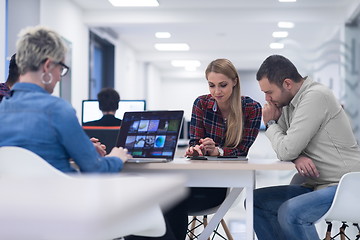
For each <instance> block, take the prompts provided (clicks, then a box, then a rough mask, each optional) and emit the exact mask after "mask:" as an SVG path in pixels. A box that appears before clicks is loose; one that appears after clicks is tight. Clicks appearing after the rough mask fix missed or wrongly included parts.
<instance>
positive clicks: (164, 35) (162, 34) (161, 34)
mask: <svg viewBox="0 0 360 240" xmlns="http://www.w3.org/2000/svg"><path fill="white" fill-rule="evenodd" d="M155 37H157V38H170V37H171V34H170V33H169V32H157V33H155Z"/></svg>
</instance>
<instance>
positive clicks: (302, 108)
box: [266, 79, 360, 189]
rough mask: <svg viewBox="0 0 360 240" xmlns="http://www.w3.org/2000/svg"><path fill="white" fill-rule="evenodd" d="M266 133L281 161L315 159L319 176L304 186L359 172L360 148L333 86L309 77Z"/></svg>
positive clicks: (325, 183)
mask: <svg viewBox="0 0 360 240" xmlns="http://www.w3.org/2000/svg"><path fill="white" fill-rule="evenodd" d="M266 136H267V137H268V138H269V140H270V142H271V144H272V147H273V148H274V150H275V152H276V154H277V157H278V158H279V159H280V160H282V161H292V160H295V159H297V158H298V157H299V156H300V155H304V156H307V157H309V158H311V159H312V160H313V162H314V164H315V165H316V168H317V169H318V171H319V172H320V177H318V178H307V180H306V183H305V184H304V186H307V187H311V188H314V189H319V188H322V187H326V186H330V185H336V184H337V183H338V182H339V180H340V178H341V177H342V175H344V174H345V173H348V172H354V171H360V149H359V146H358V144H357V142H356V139H355V136H354V134H353V132H352V128H351V124H350V122H349V119H348V117H347V115H346V113H345V111H344V109H343V108H342V107H341V105H340V104H339V102H338V101H337V99H336V98H335V96H334V94H333V93H332V91H331V90H330V89H328V88H327V87H325V86H323V85H322V84H320V83H317V82H313V81H312V80H310V79H306V80H305V81H304V82H303V85H302V86H301V88H300V89H299V91H298V92H297V94H296V95H295V96H294V98H293V99H292V101H291V102H290V104H289V105H288V106H285V107H284V108H283V112H282V115H281V117H280V118H279V120H278V124H272V125H271V126H270V127H269V128H268V129H267V130H266Z"/></svg>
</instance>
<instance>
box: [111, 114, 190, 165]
mask: <svg viewBox="0 0 360 240" xmlns="http://www.w3.org/2000/svg"><path fill="white" fill-rule="evenodd" d="M183 116H184V111H182V110H177V111H140V112H125V114H124V117H123V119H122V122H121V128H120V131H119V136H118V138H117V143H116V146H117V147H125V148H127V149H128V150H129V154H131V155H132V156H133V158H132V159H129V160H128V162H135V163H150V162H168V161H172V160H173V159H174V156H175V151H176V146H177V141H178V139H179V134H180V129H181V124H182V121H183Z"/></svg>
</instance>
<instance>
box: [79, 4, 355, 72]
mask: <svg viewBox="0 0 360 240" xmlns="http://www.w3.org/2000/svg"><path fill="white" fill-rule="evenodd" d="M158 1H159V3H160V6H159V7H157V8H114V7H112V6H111V4H110V3H109V2H108V1H107V0H73V2H74V3H75V4H76V5H78V6H79V7H80V8H81V9H83V10H84V16H83V17H84V21H85V23H86V24H87V25H89V26H90V27H101V28H107V29H108V28H110V29H111V30H113V31H114V32H115V33H116V34H117V36H118V37H119V38H120V39H121V40H122V41H124V42H125V43H126V44H128V45H129V46H131V47H132V48H133V49H134V50H135V52H136V55H137V57H138V59H140V60H143V61H146V62H150V63H152V64H153V65H154V66H155V67H156V68H158V69H159V71H160V73H161V74H162V75H163V76H167V77H172V76H175V75H177V76H179V74H180V75H182V76H190V75H191V74H190V73H185V72H184V70H183V69H179V68H175V67H172V66H171V64H170V61H171V60H179V59H186V60H188V59H191V60H200V61H201V64H202V65H201V67H200V68H199V72H198V74H201V75H203V71H204V69H205V68H206V66H207V64H208V63H209V62H210V61H212V60H214V59H216V58H228V59H230V60H231V61H232V62H233V63H234V64H235V66H236V67H237V68H238V69H239V70H257V68H258V67H259V65H260V64H261V63H262V61H263V60H264V59H265V58H266V57H267V56H268V55H271V54H274V53H278V54H283V55H285V56H287V57H288V58H290V59H291V60H293V61H294V62H295V63H296V64H299V65H301V66H300V68H303V69H306V70H308V69H309V68H308V64H310V65H311V64H313V63H315V62H316V61H320V59H323V56H324V53H321V50H323V49H324V46H326V45H328V46H330V45H334V44H331V43H334V42H337V41H336V40H338V36H339V34H338V33H339V29H340V26H342V25H343V24H344V22H347V21H348V20H349V19H352V18H354V17H355V15H357V14H358V11H359V5H360V3H359V1H358V0H298V1H297V2H296V3H279V2H278V1H277V0H158ZM278 21H293V22H294V23H295V28H293V29H289V30H288V32H289V36H288V37H287V38H286V39H283V40H280V42H283V43H284V44H285V48H284V49H282V50H271V49H270V48H269V44H270V43H271V42H274V41H276V39H274V38H273V37H272V32H273V31H278V30H280V29H279V28H278V27H277V22H278ZM158 31H167V32H170V33H171V34H172V37H171V38H170V39H156V38H155V36H154V34H155V32H158ZM278 41H279V40H278ZM329 41H330V42H329ZM160 42H164V43H175V42H176V43H178V42H185V43H188V44H189V45H190V51H188V52H159V51H157V50H156V49H155V48H154V44H155V43H160ZM326 43H327V44H326ZM338 46H339V45H336V46H335V47H336V48H338ZM333 47H334V46H333ZM330 48H331V46H330ZM328 51H330V50H328ZM319 64H320V63H319Z"/></svg>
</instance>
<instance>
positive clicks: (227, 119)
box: [186, 59, 261, 156]
mask: <svg viewBox="0 0 360 240" xmlns="http://www.w3.org/2000/svg"><path fill="white" fill-rule="evenodd" d="M205 75H206V79H207V81H208V85H209V91H210V94H208V95H203V96H200V97H198V98H197V99H196V100H195V102H194V105H193V110H192V115H191V123H190V139H191V140H190V144H189V147H188V149H187V150H186V156H195V155H200V156H203V155H208V156H246V155H247V153H248V151H249V148H250V146H251V145H252V144H253V142H254V141H255V138H256V137H257V135H258V133H259V127H260V122H261V105H260V104H259V103H258V102H256V101H254V100H253V99H251V98H250V97H246V96H241V95H240V78H239V75H238V73H237V71H236V68H235V67H234V65H233V64H232V63H231V62H230V61H229V60H227V59H217V60H214V61H212V62H211V63H210V64H209V65H208V67H207V68H206V71H205Z"/></svg>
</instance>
